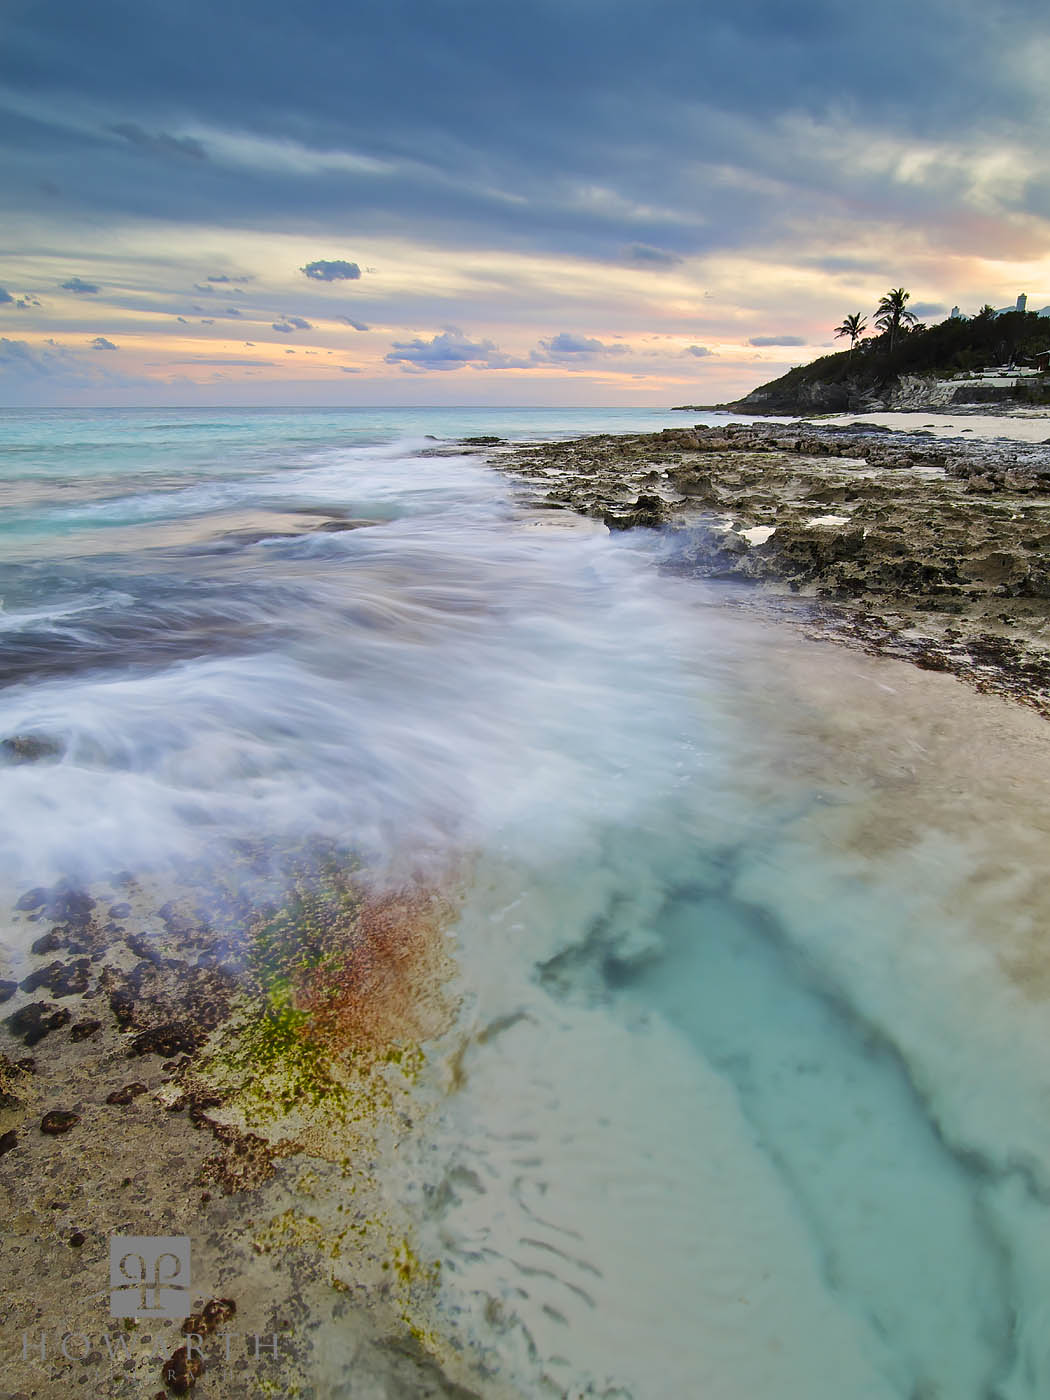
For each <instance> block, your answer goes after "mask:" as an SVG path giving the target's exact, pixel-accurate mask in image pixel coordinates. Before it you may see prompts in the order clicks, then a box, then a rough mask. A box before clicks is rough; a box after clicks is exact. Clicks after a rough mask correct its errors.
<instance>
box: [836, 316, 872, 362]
mask: <svg viewBox="0 0 1050 1400" xmlns="http://www.w3.org/2000/svg"><path fill="white" fill-rule="evenodd" d="M867 329H868V323H867V321H865V319H864V317H863V316H862V315H861V313H860V312H859V311H855V312H854V313H853V315H852V316H847V317H846V319H845V320H844V321H843V323H842V325H841V326H836V327H835V334H836V335H848V336H849V357H850V359H851V360H852V359H853V351H854V348H855V346H856V344H857V341H858V340H859V339H860V338H861V336H862V335H863V334H864V332H865V331H866V330H867Z"/></svg>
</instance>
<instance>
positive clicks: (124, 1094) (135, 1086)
mask: <svg viewBox="0 0 1050 1400" xmlns="http://www.w3.org/2000/svg"><path fill="white" fill-rule="evenodd" d="M145 1092H146V1086H145V1084H142V1083H141V1082H140V1081H139V1080H135V1081H134V1083H132V1084H124V1085H122V1086H121V1087H120V1088H119V1089H114V1090H113V1092H112V1093H111V1094H107V1095H106V1102H107V1103H111V1104H117V1105H119V1106H120V1107H123V1106H124V1105H125V1104H129V1103H130V1102H131V1101H132V1099H136V1098H138V1096H139V1094H144V1093H145Z"/></svg>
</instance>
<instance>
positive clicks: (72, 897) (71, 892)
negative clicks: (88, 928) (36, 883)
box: [46, 883, 95, 926]
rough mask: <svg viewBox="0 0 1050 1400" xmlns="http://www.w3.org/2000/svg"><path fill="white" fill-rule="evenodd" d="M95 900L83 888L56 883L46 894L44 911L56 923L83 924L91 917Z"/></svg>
mask: <svg viewBox="0 0 1050 1400" xmlns="http://www.w3.org/2000/svg"><path fill="white" fill-rule="evenodd" d="M94 907H95V901H94V900H93V899H92V898H91V896H90V895H89V894H87V893H85V891H84V890H78V889H74V888H73V886H72V885H68V884H65V883H62V884H58V885H56V886H55V887H54V889H53V890H52V891H51V893H50V895H49V896H48V900H47V904H46V913H47V916H48V918H49V919H53V920H54V922H55V923H56V924H72V925H74V926H76V925H84V924H86V923H87V922H88V920H89V919H90V918H91V911H92V910H93V909H94Z"/></svg>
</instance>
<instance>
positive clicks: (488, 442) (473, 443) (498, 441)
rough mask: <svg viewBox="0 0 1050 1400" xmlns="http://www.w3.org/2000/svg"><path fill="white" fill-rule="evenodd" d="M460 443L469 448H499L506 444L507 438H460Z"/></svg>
mask: <svg viewBox="0 0 1050 1400" xmlns="http://www.w3.org/2000/svg"><path fill="white" fill-rule="evenodd" d="M460 442H462V443H464V444H465V445H466V446H467V447H499V446H501V445H502V444H503V443H505V442H506V438H501V437H486V436H482V437H465V438H460Z"/></svg>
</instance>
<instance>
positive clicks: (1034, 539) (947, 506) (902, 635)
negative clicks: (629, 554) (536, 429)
mask: <svg viewBox="0 0 1050 1400" xmlns="http://www.w3.org/2000/svg"><path fill="white" fill-rule="evenodd" d="M1048 426H1050V420H1048ZM495 462H496V465H498V466H500V467H502V468H503V469H504V470H508V471H511V472H513V473H514V474H515V475H516V476H518V477H519V478H521V479H522V480H524V481H525V482H526V483H528V486H529V488H530V490H529V494H530V498H531V500H532V502H533V503H536V502H537V498H538V500H539V501H540V502H542V503H543V504H544V505H546V506H548V507H550V506H553V507H560V508H563V509H571V510H574V511H578V512H580V513H582V514H585V515H590V516H595V517H597V518H599V519H601V520H602V521H604V523H605V524H606V525H607V526H608V527H609V528H610V529H614V530H621V529H629V528H638V527H646V528H663V529H667V531H668V535H669V540H670V544H671V549H670V562H673V564H674V566H675V567H678V568H682V569H686V570H689V571H691V572H693V573H696V574H699V575H703V576H706V577H710V578H716V579H726V580H744V581H749V582H752V583H755V584H757V585H760V589H759V590H758V591H756V592H753V593H752V597H751V601H756V600H757V599H758V598H759V597H762V596H765V597H774V596H780V597H782V598H783V597H795V598H797V599H799V600H806V606H804V607H799V608H796V609H794V616H795V618H796V619H797V620H798V621H800V622H802V623H803V624H805V625H807V626H809V625H818V626H821V627H822V628H826V629H830V630H831V631H832V632H833V633H834V634H835V635H836V636H840V637H842V638H843V639H848V640H852V641H855V642H859V643H860V644H861V645H863V646H865V647H866V648H869V649H872V650H877V651H885V652H889V653H891V654H899V655H903V656H909V657H911V659H913V660H916V661H917V662H918V663H919V664H921V665H926V666H931V667H935V668H938V669H944V670H953V671H956V672H958V673H959V674H962V675H966V676H967V677H968V678H970V679H971V680H972V681H973V682H974V683H976V684H978V685H979V686H981V687H984V688H992V689H997V690H1001V691H1003V692H1004V693H1008V694H1011V695H1013V696H1015V697H1016V698H1019V699H1022V700H1024V701H1026V702H1027V703H1030V704H1032V705H1035V706H1036V707H1037V708H1039V709H1040V710H1042V711H1043V712H1044V713H1050V445H1047V444H1030V443H1023V442H1007V441H1000V442H993V443H988V442H978V441H974V442H969V441H966V440H964V439H949V440H945V439H934V438H933V437H932V436H930V435H923V434H922V433H921V432H916V433H897V432H891V431H890V430H889V429H884V428H876V427H874V426H873V425H868V424H856V425H853V426H851V427H846V428H838V427H831V426H819V425H814V424H812V423H793V424H787V425H785V424H780V423H778V424H764V423H760V424H734V423H730V424H727V425H725V426H721V425H720V426H717V427H709V426H705V425H697V426H696V427H693V428H674V429H667V430H665V431H664V432H661V433H654V434H642V435H633V436H616V437H614V436H602V437H591V438H583V439H580V440H577V441H574V442H559V443H547V444H543V445H540V446H533V447H528V448H523V449H520V450H519V451H517V452H515V453H512V454H508V455H506V456H503V457H497V458H496V459H495Z"/></svg>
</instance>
